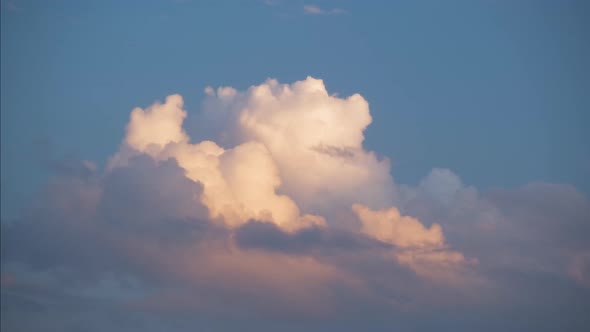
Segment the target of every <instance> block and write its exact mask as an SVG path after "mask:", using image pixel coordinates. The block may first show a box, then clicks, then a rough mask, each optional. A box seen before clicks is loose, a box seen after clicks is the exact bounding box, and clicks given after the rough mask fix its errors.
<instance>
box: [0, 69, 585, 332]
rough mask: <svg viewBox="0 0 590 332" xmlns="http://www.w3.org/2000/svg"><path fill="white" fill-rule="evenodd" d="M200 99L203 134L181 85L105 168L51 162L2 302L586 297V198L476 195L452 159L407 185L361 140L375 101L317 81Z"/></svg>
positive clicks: (139, 119) (353, 305)
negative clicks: (330, 88) (449, 167)
mask: <svg viewBox="0 0 590 332" xmlns="http://www.w3.org/2000/svg"><path fill="white" fill-rule="evenodd" d="M204 93H205V101H204V109H203V111H202V112H201V113H200V114H198V115H196V114H195V116H196V117H197V118H198V119H199V123H201V125H202V127H198V126H197V129H198V128H200V129H201V130H200V131H199V132H198V133H197V134H196V135H193V131H192V130H189V129H186V127H189V126H187V124H186V123H185V121H187V119H190V117H189V113H188V112H187V110H185V108H184V102H183V98H182V97H181V96H180V95H171V96H168V97H167V98H166V99H165V101H164V102H155V103H154V104H152V105H150V106H148V107H145V108H139V107H138V108H135V109H134V110H133V111H132V112H131V115H130V118H129V122H128V124H127V127H126V131H125V135H124V137H123V140H122V143H121V146H120V148H119V150H118V151H116V152H115V153H114V154H113V156H112V157H111V159H110V160H109V162H108V165H107V167H106V168H105V170H98V169H97V166H96V164H94V163H91V162H89V161H79V162H76V161H75V160H67V162H65V161H64V162H60V163H52V164H51V165H50V166H51V169H52V170H53V171H54V172H56V173H57V176H56V177H55V178H53V179H52V180H51V181H50V182H49V183H48V184H47V186H46V187H45V189H44V190H43V191H42V192H40V193H39V195H38V196H37V197H36V199H35V200H34V201H33V202H32V203H31V204H30V206H29V208H28V209H27V210H26V212H25V213H24V214H23V215H22V216H21V217H20V218H19V219H18V220H15V221H14V222H11V223H5V222H4V221H3V223H2V232H1V236H2V241H1V244H2V279H1V280H2V283H1V285H2V292H3V293H2V294H3V295H2V296H3V297H2V301H3V305H2V310H3V312H5V310H9V311H10V312H11V313H12V314H11V317H18V314H15V312H19V313H23V314H22V315H23V317H24V315H25V314H24V313H27V315H28V317H29V318H31V317H34V318H36V320H38V321H39V322H43V321H44V320H46V319H47V317H46V316H44V315H43V314H41V312H52V311H51V310H53V309H51V308H52V306H51V303H54V304H55V303H61V304H62V305H64V307H68V306H69V307H75V306H76V305H77V304H80V305H82V306H83V305H88V303H92V301H95V302H96V301H99V302H100V303H102V304H104V311H103V312H107V313H110V312H113V311H117V310H124V312H129V313H130V316H133V315H136V314H133V313H137V312H154V313H158V314H161V313H165V312H185V311H188V312H190V313H191V315H193V314H194V313H198V314H202V315H205V316H209V317H224V318H227V317H232V318H234V319H246V318H247V319H255V318H256V317H267V318H268V317H271V318H272V319H296V318H297V319H299V318H305V319H327V318H329V319H337V318H339V317H349V318H350V319H355V320H359V321H362V320H363V319H365V318H366V317H374V318H376V319H377V320H380V321H383V320H384V319H385V321H387V320H388V319H392V317H395V320H396V321H397V322H408V320H409V321H412V318H411V317H414V316H413V315H417V316H420V317H422V316H423V315H424V314H427V315H432V313H433V312H434V313H439V314H440V313H443V312H444V310H445V308H448V307H449V306H450V305H451V306H453V307H454V308H461V310H463V311H462V312H472V313H474V314H475V315H480V316H481V315H482V313H489V312H491V311H493V310H495V309H497V308H500V307H502V306H505V305H506V304H507V303H509V304H510V305H511V306H512V307H511V308H513V309H515V310H528V312H530V313H532V314H537V315H540V313H543V312H545V311H546V310H548V308H549V309H550V308H555V307H564V306H565V307H567V306H571V305H572V304H573V303H577V304H588V303H590V300H588V299H589V297H588V293H589V292H590V288H589V287H588V280H589V274H588V266H589V265H590V264H588V257H589V256H588V252H590V248H589V247H588V244H587V241H586V237H587V234H589V233H590V230H589V229H588V223H587V221H588V220H590V203H589V202H588V199H587V198H586V197H585V196H584V195H582V194H581V193H579V192H578V191H576V190H575V188H573V187H572V186H568V185H555V184H546V183H535V184H529V185H526V186H523V187H521V188H516V189H496V190H491V191H487V192H480V191H478V190H477V189H476V188H474V187H470V186H468V185H465V184H464V183H463V181H462V180H461V178H460V177H459V176H458V175H456V174H454V173H453V172H452V171H450V170H447V169H433V170H432V171H431V173H430V174H428V175H427V176H426V177H425V178H424V179H423V180H422V181H420V183H418V185H416V186H408V185H399V184H396V183H395V182H394V181H393V179H392V177H391V170H390V163H389V161H388V159H387V158H384V157H380V156H378V155H377V154H376V153H375V152H372V151H369V150H367V149H366V148H365V147H364V145H363V143H364V132H365V130H366V129H367V127H368V126H369V125H370V123H371V121H372V117H371V114H370V112H369V104H368V102H367V100H365V99H364V98H363V97H362V96H361V95H359V94H353V95H351V96H348V97H343V98H341V97H338V96H336V95H334V94H330V93H329V92H328V91H327V89H326V87H325V85H324V82H323V81H322V80H319V79H315V78H312V77H308V78H306V79H305V80H302V81H298V82H295V83H292V84H281V83H279V82H278V81H276V80H272V79H269V80H267V81H265V82H263V83H262V84H260V85H256V86H252V87H250V88H248V89H246V90H243V91H239V90H236V89H234V88H232V87H219V88H216V89H214V88H212V87H207V88H206V89H205V91H204ZM191 116H193V114H191ZM189 123H190V122H189ZM192 129H194V128H192ZM203 136H204V137H203ZM195 137H197V138H198V139H195ZM533 280H534V282H533ZM548 285H551V286H552V287H555V288H554V290H548V289H549V288H550V287H548ZM535 289H544V291H543V292H535ZM49 290H51V291H49ZM556 293H559V294H562V295H561V297H558V298H556V297H555V294H556ZM72 303H74V305H72ZM523 308H524V309H523ZM140 316H141V315H140ZM561 317H565V318H564V319H566V318H567V319H569V320H570V321H572V322H579V321H580V319H581V318H580V317H581V316H579V315H577V314H576V313H575V312H570V313H562V316H561ZM142 319H143V318H142ZM457 319H458V318H457ZM414 323H415V321H414ZM439 323H441V324H442V325H444V324H445V323H446V324H451V323H452V321H451V322H449V321H446V322H444V321H440V322H439ZM2 324H3V328H5V327H7V326H8V327H10V328H12V327H18V326H19V323H18V320H14V319H12V318H11V320H9V323H8V325H4V324H7V323H5V320H3V323H2ZM80 324H82V323H80ZM576 324H577V323H576ZM46 325H47V326H53V325H51V324H49V323H48V324H46ZM386 325H387V324H386ZM442 325H441V326H442ZM451 325H452V324H451ZM451 325H447V326H451ZM484 325H485V324H484ZM540 325H541V326H544V324H540ZM21 326H22V325H21ZM56 326H57V327H56V328H55V329H56V330H59V329H60V328H61V329H74V328H75V326H65V327H64V326H62V325H56ZM413 326H416V325H413ZM513 326H516V325H513ZM531 326H532V325H531ZM531 326H525V327H531ZM390 327H391V325H387V326H386V328H390ZM519 327H522V326H519ZM110 328H111V327H110V326H109V329H110ZM165 329H169V330H173V329H174V328H171V327H165ZM181 330H182V329H181Z"/></svg>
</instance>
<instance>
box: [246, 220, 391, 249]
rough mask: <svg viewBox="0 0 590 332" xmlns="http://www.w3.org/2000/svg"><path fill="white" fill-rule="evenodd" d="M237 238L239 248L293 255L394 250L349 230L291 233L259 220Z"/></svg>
mask: <svg viewBox="0 0 590 332" xmlns="http://www.w3.org/2000/svg"><path fill="white" fill-rule="evenodd" d="M235 239H236V241H237V243H238V245H240V246H241V247H243V248H248V249H261V250H268V251H280V252H284V253H289V254H312V253H314V252H315V253H329V252H334V251H339V252H343V251H344V252H345V251H358V250H364V249H374V248H382V249H387V248H391V246H390V245H389V244H386V243H383V242H380V241H377V240H375V239H373V238H370V237H367V236H365V235H363V234H359V233H353V232H350V231H346V230H338V229H327V228H323V227H310V228H304V229H301V230H299V231H297V232H294V233H288V232H285V231H283V230H281V229H280V228H279V227H277V226H276V225H275V224H272V223H267V222H260V221H255V220H253V221H250V222H248V223H246V224H244V225H242V226H241V227H240V228H238V229H237V230H236V232H235Z"/></svg>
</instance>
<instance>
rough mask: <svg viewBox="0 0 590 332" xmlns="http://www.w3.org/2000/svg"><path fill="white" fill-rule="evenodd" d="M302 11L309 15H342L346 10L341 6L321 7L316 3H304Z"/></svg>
mask: <svg viewBox="0 0 590 332" xmlns="http://www.w3.org/2000/svg"><path fill="white" fill-rule="evenodd" d="M303 11H304V12H305V13H306V14H310V15H342V14H346V11H345V10H344V9H342V8H332V9H323V8H320V7H318V6H316V5H305V6H303Z"/></svg>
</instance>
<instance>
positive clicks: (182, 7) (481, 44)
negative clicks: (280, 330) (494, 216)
mask: <svg viewBox="0 0 590 332" xmlns="http://www.w3.org/2000/svg"><path fill="white" fill-rule="evenodd" d="M3 3H4V5H3V6H4V7H3V10H2V68H1V69H2V74H1V75H2V76H1V77H2V184H3V190H11V191H12V190H16V191H20V190H21V189H20V188H17V187H18V186H20V183H21V180H23V178H25V177H29V176H31V175H33V177H34V178H37V181H36V182H40V181H42V178H43V177H42V176H41V174H42V173H43V171H42V169H40V166H39V160H38V158H36V156H37V155H39V153H40V151H39V149H40V147H39V146H38V145H36V144H35V142H38V141H39V140H42V141H45V140H47V141H50V142H51V145H52V146H53V147H54V149H55V150H56V153H57V154H75V155H77V156H79V157H80V158H84V159H90V160H94V161H97V162H99V163H101V164H102V163H104V161H105V160H106V158H107V157H108V156H109V154H110V152H111V151H112V150H113V149H114V148H116V146H117V144H118V142H119V141H120V138H121V136H122V134H123V130H124V127H123V125H122V124H123V123H125V121H126V119H127V117H128V112H129V111H130V110H131V109H132V108H134V107H136V106H145V105H148V104H150V103H151V102H153V101H154V100H158V99H159V100H162V99H163V98H164V96H166V95H167V94H170V93H180V94H182V95H183V96H185V99H186V104H187V108H188V110H189V112H190V113H196V112H198V111H199V109H200V106H201V105H200V103H201V101H202V99H203V97H204V95H203V93H202V89H203V88H204V87H205V86H208V85H211V86H219V85H231V86H235V87H238V88H242V89H243V88H246V87H248V86H250V85H253V84H257V83H259V82H261V81H263V80H264V79H266V78H268V77H271V78H277V79H279V80H280V81H285V82H290V81H294V80H299V79H303V78H305V77H306V76H307V75H311V76H314V77H319V78H322V79H323V80H324V81H325V82H326V85H327V88H328V90H329V91H330V92H331V93H339V94H340V95H343V96H345V95H350V94H352V93H355V92H359V93H361V94H362V95H363V96H364V97H365V98H366V99H367V100H368V101H369V103H370V107H371V114H372V116H373V118H374V121H373V123H372V124H371V126H370V127H369V130H368V131H367V132H366V136H367V141H366V145H367V146H368V147H369V148H370V149H373V150H375V151H377V152H378V153H380V154H382V155H385V156H389V157H391V158H392V160H393V169H392V172H393V174H394V176H395V178H396V179H397V181H398V182H401V183H410V184H413V183H416V182H418V180H419V179H420V178H421V177H422V176H424V175H425V174H427V173H428V171H429V170H430V168H432V167H447V168H450V169H452V170H454V171H456V172H457V173H459V174H461V176H462V177H463V179H464V180H465V181H466V182H467V183H469V184H473V185H475V186H477V187H479V188H489V187H496V186H517V185H522V184H525V183H528V182H531V181H536V180H545V181H549V182H559V183H561V182H565V183H572V184H574V185H576V186H577V187H578V188H579V189H580V190H583V191H584V192H586V193H588V191H589V190H590V184H589V183H588V178H590V147H589V144H588V143H587V142H588V141H590V139H589V137H588V131H587V127H588V123H589V120H590V119H589V116H588V109H589V108H590V94H588V91H589V90H590V79H589V77H590V68H589V64H588V61H587V59H588V58H590V45H588V43H585V42H584V41H585V40H587V37H588V36H587V30H588V29H587V21H586V20H585V19H584V18H585V16H584V15H585V14H587V13H588V4H587V3H585V2H584V1H558V2H557V1H518V2H512V1H498V2H497V1H451V2H445V3H443V2H437V1H434V2H428V1H424V2H422V1H420V2H413V1H401V2H398V1H391V2H390V1H381V2H380V1H375V2H371V1H369V2H367V3H364V2H363V3H359V2H354V1H332V2H330V1H325V2H318V3H317V4H316V5H317V6H319V7H320V8H324V9H325V10H330V9H333V8H341V9H343V10H345V11H346V12H345V13H342V14H336V15H310V14H306V13H305V12H304V10H303V6H304V4H307V3H306V2H298V1H277V2H276V3H274V5H266V4H265V3H264V2H257V1H237V2H224V1H178V2H175V1H141V2H134V1H82V2H80V1H49V2H48V1H13V2H3ZM6 3H9V4H10V3H11V4H13V5H14V6H13V7H15V8H13V7H9V6H8V5H6ZM466 155H468V156H469V157H465V156H466ZM17 183H19V184H17ZM6 187H9V188H8V189H7V188H6Z"/></svg>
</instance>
